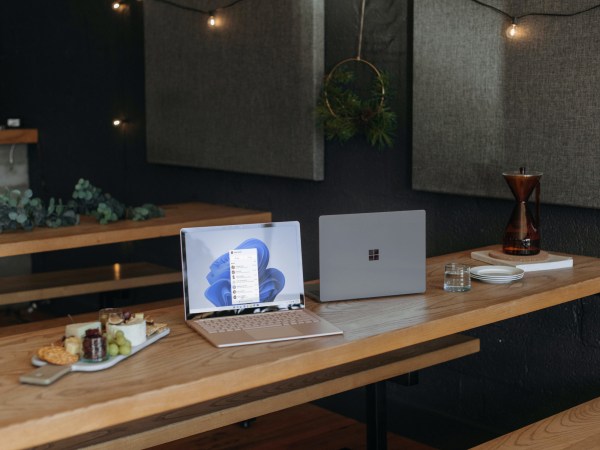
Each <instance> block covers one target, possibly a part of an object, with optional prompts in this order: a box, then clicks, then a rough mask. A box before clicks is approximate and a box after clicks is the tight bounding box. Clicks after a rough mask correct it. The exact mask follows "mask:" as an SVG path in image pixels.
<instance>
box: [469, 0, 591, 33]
mask: <svg viewBox="0 0 600 450" xmlns="http://www.w3.org/2000/svg"><path fill="white" fill-rule="evenodd" d="M471 1H472V2H474V3H477V4H478V5H481V6H485V7H486V8H489V9H492V10H494V11H496V12H497V13H499V14H502V15H503V16H506V17H508V18H509V19H510V20H511V23H510V25H509V27H508V28H507V30H506V36H507V37H508V38H510V39H515V38H518V37H519V27H518V26H517V22H518V20H520V19H522V18H523V17H529V16H549V17H573V16H577V15H579V14H583V13H586V12H588V11H591V10H593V9H596V8H600V4H598V5H595V6H590V7H589V8H587V9H583V10H581V11H576V12H573V13H540V12H532V13H527V14H522V15H520V16H511V15H510V14H508V13H507V12H506V11H503V10H501V9H500V8H496V7H495V6H492V5H488V4H487V3H484V2H482V1H480V0H471Z"/></svg>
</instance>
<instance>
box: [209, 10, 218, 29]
mask: <svg viewBox="0 0 600 450" xmlns="http://www.w3.org/2000/svg"><path fill="white" fill-rule="evenodd" d="M216 25H217V19H216V18H215V13H214V12H213V11H211V12H209V13H208V26H209V27H211V28H212V27H215V26H216Z"/></svg>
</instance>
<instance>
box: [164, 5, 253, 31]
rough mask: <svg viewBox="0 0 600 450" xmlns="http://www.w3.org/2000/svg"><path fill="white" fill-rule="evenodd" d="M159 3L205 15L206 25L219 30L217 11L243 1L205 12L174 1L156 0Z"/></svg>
mask: <svg viewBox="0 0 600 450" xmlns="http://www.w3.org/2000/svg"><path fill="white" fill-rule="evenodd" d="M156 1H157V2H160V3H165V4H166V5H170V6H174V7H175V8H179V9H183V10H186V11H193V12H196V13H200V14H204V15H205V16H208V19H207V21H206V23H207V24H208V26H209V27H210V28H217V27H218V26H219V19H218V16H217V11H221V10H224V9H227V8H231V7H232V6H233V5H235V4H237V3H239V2H241V1H242V0H234V1H232V2H231V3H229V4H228V5H225V6H221V7H220V8H217V9H214V10H205V9H199V8H193V7H191V6H186V5H181V4H179V3H177V2H175V1H173V0H156Z"/></svg>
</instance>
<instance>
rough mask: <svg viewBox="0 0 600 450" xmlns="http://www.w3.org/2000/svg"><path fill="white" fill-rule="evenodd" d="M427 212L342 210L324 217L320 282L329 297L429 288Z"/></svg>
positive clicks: (318, 296)
mask: <svg viewBox="0 0 600 450" xmlns="http://www.w3.org/2000/svg"><path fill="white" fill-rule="evenodd" d="M425 260H426V244H425V211H423V210H418V211H392V212H376V213H362V214H340V215H329V216H321V217H320V218H319V277H320V282H319V283H318V284H306V285H305V292H306V295H307V296H309V297H310V298H313V299H315V300H317V301H321V302H326V301H333V300H350V299H358V298H372V297H384V296H390V295H401V294H413V293H421V292H425V285H426V278H427V277H426V268H425Z"/></svg>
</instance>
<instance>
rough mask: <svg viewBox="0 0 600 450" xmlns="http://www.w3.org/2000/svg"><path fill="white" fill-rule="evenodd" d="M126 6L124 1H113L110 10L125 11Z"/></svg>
mask: <svg viewBox="0 0 600 450" xmlns="http://www.w3.org/2000/svg"><path fill="white" fill-rule="evenodd" d="M126 6H127V5H126V4H125V2H124V1H115V2H113V4H112V9H114V10H115V11H120V10H122V9H125V8H126Z"/></svg>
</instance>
